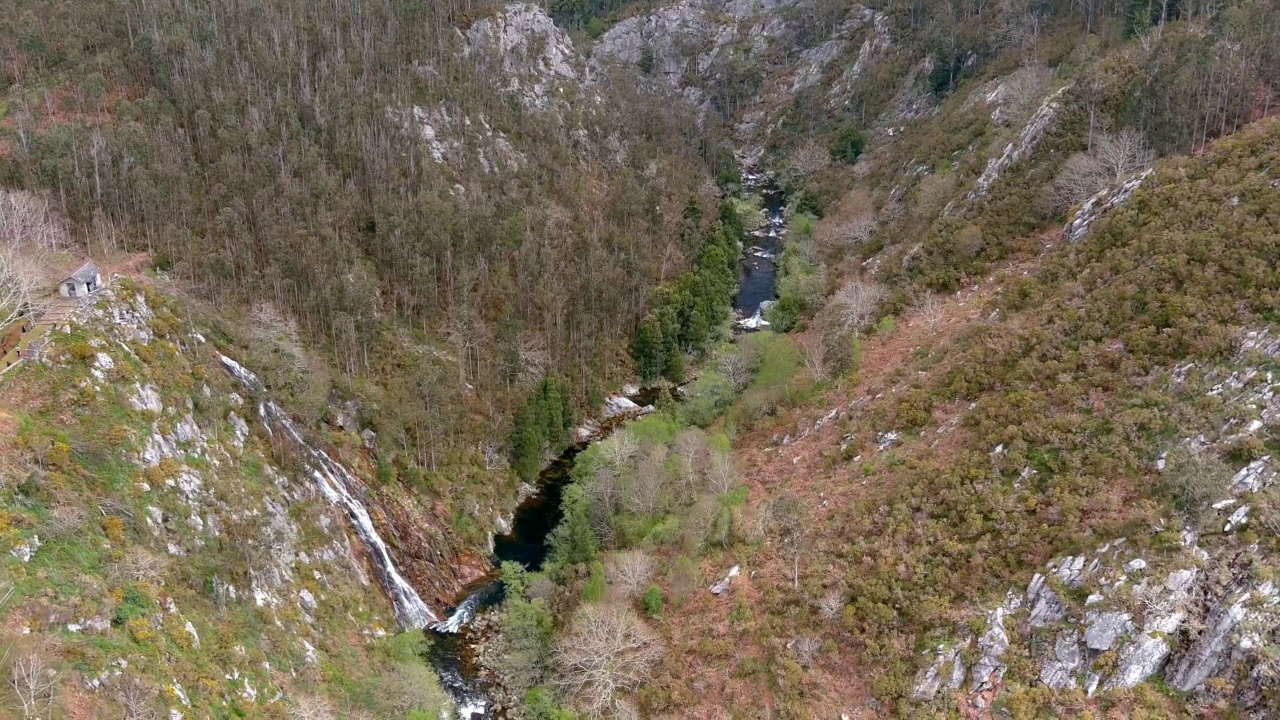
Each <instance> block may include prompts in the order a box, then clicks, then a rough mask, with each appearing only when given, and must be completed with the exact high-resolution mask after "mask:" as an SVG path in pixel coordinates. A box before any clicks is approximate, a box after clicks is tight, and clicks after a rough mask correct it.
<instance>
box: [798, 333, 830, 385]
mask: <svg viewBox="0 0 1280 720" xmlns="http://www.w3.org/2000/svg"><path fill="white" fill-rule="evenodd" d="M799 344H800V349H801V353H802V357H803V359H804V369H805V370H807V371H809V377H811V378H813V379H814V380H815V381H817V382H822V381H823V380H826V379H827V373H828V369H827V348H826V343H824V342H822V338H820V337H819V338H810V339H807V340H802V341H800V343H799Z"/></svg>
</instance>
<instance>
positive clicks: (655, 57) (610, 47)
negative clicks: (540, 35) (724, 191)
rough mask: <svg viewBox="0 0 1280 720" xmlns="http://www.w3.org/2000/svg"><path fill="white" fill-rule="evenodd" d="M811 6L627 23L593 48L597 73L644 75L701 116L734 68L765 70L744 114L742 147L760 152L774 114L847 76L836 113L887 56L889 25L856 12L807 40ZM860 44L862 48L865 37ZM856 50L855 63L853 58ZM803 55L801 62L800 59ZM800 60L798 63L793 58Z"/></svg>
mask: <svg viewBox="0 0 1280 720" xmlns="http://www.w3.org/2000/svg"><path fill="white" fill-rule="evenodd" d="M809 6H810V3H808V2H806V0H766V1H765V2H746V0H682V1H681V2H677V3H674V4H671V5H667V6H664V7H661V8H658V9H655V10H652V11H650V12H647V13H640V14H637V15H634V16H632V17H629V18H626V19H624V20H622V21H621V22H619V23H618V24H616V25H614V26H613V27H612V28H610V29H609V30H608V31H607V32H605V34H604V35H603V36H602V37H601V38H600V39H599V40H598V41H597V42H596V44H595V45H594V47H593V48H592V52H591V58H590V61H589V63H590V67H591V68H592V70H593V72H595V73H597V74H598V73H603V72H606V71H607V70H608V68H609V67H611V66H618V65H620V66H624V67H628V68H637V69H639V70H640V72H642V73H643V74H646V75H648V76H651V77H652V78H653V79H654V82H657V83H662V84H666V85H668V86H670V87H672V88H675V89H678V90H679V91H680V92H681V94H682V95H683V97H684V98H685V99H686V100H687V101H688V102H689V103H691V104H692V105H693V106H695V107H697V108H698V109H699V111H700V112H701V113H704V114H705V113H707V112H711V111H712V110H713V109H714V103H716V102H718V100H717V98H716V94H717V87H718V85H719V84H720V83H721V82H722V81H723V77H724V75H725V74H726V73H727V71H728V66H729V65H730V64H731V63H742V62H746V63H750V64H753V65H756V66H758V67H760V68H761V69H762V71H763V74H764V75H765V77H766V80H765V82H764V84H763V87H764V90H763V92H761V93H758V94H757V95H756V97H754V98H753V99H752V100H751V101H750V102H749V103H748V106H747V107H746V108H745V109H744V110H742V112H741V113H740V118H739V119H738V120H739V121H738V125H737V131H738V132H737V134H738V139H739V141H740V142H742V143H744V144H746V145H750V146H755V145H757V144H759V143H761V142H763V139H764V137H765V136H766V135H767V133H768V131H769V129H771V128H772V125H773V121H774V118H773V117H772V113H773V111H775V110H776V109H778V108H779V107H780V106H783V105H785V101H786V100H788V99H790V98H791V97H793V96H795V95H796V94H797V93H800V92H802V91H804V90H805V89H807V88H810V87H813V86H815V85H817V84H818V83H819V82H821V81H822V80H823V79H824V78H825V77H826V76H827V75H828V74H831V73H833V72H835V71H836V70H839V69H840V60H842V59H847V60H848V62H847V63H845V64H844V67H843V69H842V70H840V75H839V79H838V80H836V81H835V82H833V83H832V85H831V87H830V89H829V90H828V91H827V93H826V94H827V95H828V97H829V102H830V103H831V104H832V105H833V106H834V105H835V104H838V103H839V102H842V101H843V100H844V98H845V97H846V96H847V95H848V93H849V91H850V90H851V89H852V86H853V84H854V83H855V82H856V80H857V79H858V78H859V77H860V76H861V75H862V73H863V72H864V71H865V69H866V68H867V66H868V65H869V64H870V63H871V62H873V61H874V60H875V58H876V57H877V56H878V55H880V54H881V53H883V52H884V51H885V50H887V49H888V47H889V46H890V38H889V32H888V21H887V18H885V16H884V15H883V14H881V13H880V12H878V11H876V10H872V9H870V8H866V7H861V6H854V7H853V8H851V9H850V10H849V12H848V13H847V15H846V16H845V18H844V20H843V21H842V22H840V23H839V24H838V25H837V26H836V27H835V28H834V29H832V30H830V31H826V32H822V33H816V34H817V36H818V38H817V40H816V42H815V40H813V39H802V38H807V37H808V35H811V34H815V33H805V32H804V31H805V30H806V29H808V28H806V21H807V19H808V11H809V10H810V7H809ZM860 36H862V37H861V42H858V41H859V38H860ZM854 47H857V48H858V52H857V54H856V56H854V57H849V56H850V54H851V51H852V49H853V48H854ZM797 52H798V56H797V55H796V53H797ZM791 58H794V59H791Z"/></svg>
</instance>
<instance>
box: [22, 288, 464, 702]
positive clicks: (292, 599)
mask: <svg viewBox="0 0 1280 720" xmlns="http://www.w3.org/2000/svg"><path fill="white" fill-rule="evenodd" d="M220 337H222V336H221V335H220V334H217V330H216V329H215V328H214V327H211V326H208V325H204V324H202V323H201V322H200V321H198V320H193V315H192V314H191V312H190V311H189V310H188V309H187V308H184V307H183V305H182V304H180V303H178V302H176V301H174V300H173V299H171V298H168V297H166V296H165V295H163V294H162V293H160V292H157V290H156V289H155V288H154V287H153V286H152V285H150V284H143V285H139V284H136V283H134V282H131V281H129V280H118V281H117V282H116V283H115V284H114V285H113V286H112V287H110V288H108V289H104V290H101V291H99V295H98V297H97V298H96V299H94V300H91V301H88V302H87V303H86V304H83V305H81V306H80V308H79V309H78V310H76V311H75V312H73V313H72V314H71V315H70V316H69V317H68V318H67V319H66V320H64V321H60V322H59V323H58V324H57V325H56V326H55V327H54V328H53V329H52V330H51V332H50V333H49V335H48V337H47V341H46V342H41V343H37V344H36V345H35V346H34V347H33V348H32V349H31V350H30V351H29V353H28V357H27V360H26V361H25V362H24V363H23V364H22V365H20V366H18V367H16V368H14V369H13V370H11V371H10V372H9V373H7V374H6V375H5V376H4V379H3V381H2V383H0V408H3V410H2V411H0V424H2V427H3V432H2V433H0V457H2V458H3V474H2V477H3V489H2V490H0V492H2V493H3V508H4V509H3V514H2V519H3V528H2V529H3V543H4V549H5V555H4V558H5V563H4V571H3V572H4V592H3V597H4V599H5V606H4V612H5V618H6V620H5V634H6V638H7V639H6V641H5V642H6V645H5V647H6V651H7V661H8V663H11V664H12V666H11V667H10V666H6V671H5V672H6V683H5V687H6V696H5V706H6V708H9V709H12V710H13V712H14V713H15V714H16V716H18V717H49V716H52V717H83V718H89V717H108V716H112V715H115V716H120V715H123V716H124V717H129V718H146V717H158V716H159V715H160V714H161V713H162V712H167V713H168V715H169V716H170V717H181V716H183V715H190V716H192V717H214V716H217V717H232V716H234V717H275V716H280V715H281V714H283V713H284V712H285V709H286V708H287V709H289V711H290V712H294V713H303V712H306V708H312V709H313V710H311V712H324V711H325V709H326V708H329V710H328V712H329V713H332V712H333V710H332V708H335V707H339V706H340V707H342V708H343V709H344V712H350V713H352V716H353V717H354V716H355V715H357V714H359V713H360V712H363V713H365V714H368V715H372V716H375V717H392V716H399V717H403V716H405V715H404V714H405V713H411V712H417V713H421V714H420V715H419V716H420V717H433V718H434V717H438V716H439V713H440V709H441V708H442V707H445V706H446V704H447V702H448V701H447V699H446V698H445V697H444V695H443V694H442V693H441V692H440V690H439V688H438V685H437V684H436V681H435V678H434V676H433V674H432V673H431V671H430V669H429V667H428V666H427V665H426V664H425V663H424V662H423V660H422V659H421V658H420V657H419V653H420V652H421V649H420V646H421V644H422V639H421V637H420V636H418V637H416V638H415V637H413V636H401V637H393V634H394V633H396V632H397V631H398V629H399V624H398V623H397V617H396V614H395V613H394V612H393V608H392V606H391V605H389V604H388V602H387V600H386V598H385V597H384V595H383V592H382V585H384V584H385V583H384V582H383V578H381V577H380V576H379V575H380V573H383V572H384V571H385V568H383V567H382V566H380V565H378V564H376V563H371V562H369V560H370V559H372V558H373V557H374V555H373V553H374V552H375V548H374V547H372V546H371V544H370V536H367V535H361V534H359V533H356V532H354V531H353V530H352V525H351V520H349V512H350V510H349V509H344V507H343V505H342V503H340V502H338V501H336V500H335V499H334V498H333V497H327V496H326V493H324V492H318V491H319V490H323V489H324V486H323V485H322V484H318V483H319V482H320V480H319V479H318V478H317V477H316V476H315V472H316V471H317V468H320V467H322V465H320V464H319V463H317V456H316V455H315V454H314V452H313V451H311V450H309V449H308V447H307V446H306V445H302V444H299V443H298V442H296V441H294V440H291V439H290V438H289V437H287V436H286V435H284V434H283V432H282V427H281V426H279V425H278V424H277V425H275V426H274V427H273V426H272V425H270V424H264V423H263V421H262V419H261V418H260V414H261V413H262V408H263V407H264V406H263V405H262V404H261V403H268V404H269V403H270V399H269V398H267V397H262V396H259V394H257V393H255V392H254V390H253V389H252V388H248V387H246V386H244V385H243V384H242V383H240V382H238V381H237V380H236V379H235V378H233V376H232V375H231V374H230V373H228V372H227V367H228V363H230V362H232V361H230V360H229V359H227V358H226V357H225V356H224V355H222V354H221V353H222V352H230V350H228V349H227V348H226V346H225V339H221V340H220V339H219V338H220ZM333 467H335V468H336V467H337V466H336V465H335V466H333ZM350 490H351V492H353V493H360V494H361V495H363V492H362V488H359V487H352V488H350ZM370 507H371V508H373V509H374V513H373V517H374V524H375V525H376V526H377V527H379V528H381V529H382V532H386V531H387V523H386V516H385V514H384V513H383V512H380V511H379V508H378V506H377V505H376V504H373V503H372V502H371V501H370ZM419 526H420V527H422V528H424V530H429V523H425V522H420V524H419ZM412 540H413V537H412V536H410V537H401V538H399V542H398V543H397V545H398V547H396V548H395V549H394V550H393V553H394V554H395V555H396V556H398V557H401V558H404V559H406V560H409V563H407V564H411V563H412V554H413V553H412V552H411V551H410V550H409V549H408V548H406V547H405V546H404V545H405V544H408V543H411V542H412ZM427 549H429V548H427ZM406 555H408V556H410V557H405V556H406ZM430 560H431V567H430V574H429V575H428V574H427V573H424V572H421V570H422V568H418V570H419V572H417V573H416V575H417V576H418V577H420V578H421V577H424V576H425V577H428V578H429V582H428V583H424V585H425V586H426V587H433V588H440V587H441V585H445V587H444V588H443V590H444V591H445V592H446V593H451V592H453V591H454V588H451V587H448V586H447V583H448V582H450V580H449V573H450V572H451V570H450V563H449V562H447V556H444V557H441V556H439V555H438V554H437V555H433V556H432V557H431V558H430ZM413 600H415V601H417V596H416V595H414V597H413ZM418 602H419V604H421V601H418ZM397 609H400V610H404V609H405V606H404V605H403V603H401V607H400V608H397ZM10 681H12V682H10ZM298 716H300V717H301V716H306V717H315V716H317V715H298Z"/></svg>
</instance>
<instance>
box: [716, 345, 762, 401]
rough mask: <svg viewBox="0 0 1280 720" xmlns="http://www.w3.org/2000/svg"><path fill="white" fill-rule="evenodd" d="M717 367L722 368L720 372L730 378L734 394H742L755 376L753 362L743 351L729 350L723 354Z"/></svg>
mask: <svg viewBox="0 0 1280 720" xmlns="http://www.w3.org/2000/svg"><path fill="white" fill-rule="evenodd" d="M716 365H717V366H718V367H719V368H720V372H721V373H724V376H725V377H727V378H729V382H730V383H732V384H733V391H734V392H742V391H743V390H745V389H746V387H747V386H748V385H750V384H751V376H752V375H753V374H754V373H753V372H752V368H751V361H750V359H749V358H747V357H746V356H745V355H743V353H742V352H741V351H738V350H729V351H727V352H723V353H721V354H720V359H719V360H718V361H717V363H716Z"/></svg>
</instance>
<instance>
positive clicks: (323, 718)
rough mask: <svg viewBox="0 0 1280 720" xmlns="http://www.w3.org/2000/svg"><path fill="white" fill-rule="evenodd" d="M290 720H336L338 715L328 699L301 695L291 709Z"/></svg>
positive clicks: (295, 699)
mask: <svg viewBox="0 0 1280 720" xmlns="http://www.w3.org/2000/svg"><path fill="white" fill-rule="evenodd" d="M288 713H289V718H290V720H335V718H337V716H338V713H337V710H336V709H334V707H333V703H331V702H329V699H328V698H325V697H322V696H320V695H299V696H297V697H295V698H294V699H293V705H291V706H290V707H289V711H288Z"/></svg>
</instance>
